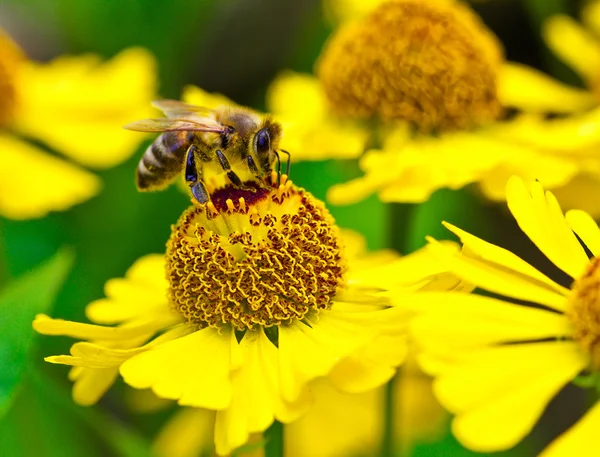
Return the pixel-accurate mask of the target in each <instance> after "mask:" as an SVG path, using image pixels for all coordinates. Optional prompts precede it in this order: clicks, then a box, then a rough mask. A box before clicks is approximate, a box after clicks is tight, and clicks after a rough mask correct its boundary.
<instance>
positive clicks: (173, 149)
mask: <svg viewBox="0 0 600 457" xmlns="http://www.w3.org/2000/svg"><path fill="white" fill-rule="evenodd" d="M193 139H194V135H193V134H192V133H190V132H165V133H163V134H161V135H160V136H159V137H158V138H156V140H154V143H152V144H151V145H150V146H148V149H146V152H144V155H143V156H142V159H141V160H140V163H139V164H138V167H137V171H136V184H137V187H138V189H139V190H157V189H162V188H163V187H166V186H167V185H169V184H170V183H171V181H173V180H174V179H175V178H176V177H177V176H179V174H180V173H181V170H182V168H183V162H184V161H185V153H186V151H187V149H188V148H189V147H190V144H191V142H192V141H193Z"/></svg>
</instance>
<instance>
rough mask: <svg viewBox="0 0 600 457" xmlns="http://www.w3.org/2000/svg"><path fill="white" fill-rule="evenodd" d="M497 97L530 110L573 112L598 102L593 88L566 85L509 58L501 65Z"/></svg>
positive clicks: (538, 111)
mask: <svg viewBox="0 0 600 457" xmlns="http://www.w3.org/2000/svg"><path fill="white" fill-rule="evenodd" d="M498 98H499V99H500V102H501V103H502V104H503V105H504V106H510V107H516V108H519V109H522V110H523V111H526V112H530V113H531V112H537V113H547V112H553V113H570V112H573V111H581V110H585V109H588V108H591V107H593V106H595V105H596V99H595V98H594V96H593V94H591V93H590V92H588V91H586V90H582V89H578V88H575V87H570V86H567V85H565V84H563V83H561V82H559V81H557V80H555V79H552V78H551V77H550V76H548V75H546V74H544V73H542V72H540V71H538V70H535V69H534V68H531V67H528V66H526V65H522V64H519V63H516V62H506V63H505V64H504V65H503V66H502V68H501V71H500V75H499V80H498Z"/></svg>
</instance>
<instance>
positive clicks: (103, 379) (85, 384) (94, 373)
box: [73, 368, 119, 406]
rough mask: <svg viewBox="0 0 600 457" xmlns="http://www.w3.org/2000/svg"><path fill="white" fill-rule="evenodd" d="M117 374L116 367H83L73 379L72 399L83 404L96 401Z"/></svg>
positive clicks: (87, 404) (112, 382) (86, 404)
mask: <svg viewBox="0 0 600 457" xmlns="http://www.w3.org/2000/svg"><path fill="white" fill-rule="evenodd" d="M118 375H119V369H118V368H83V369H82V370H81V371H80V372H79V375H78V376H76V377H75V379H74V382H75V384H74V385H73V400H74V401H75V403H78V404H80V405H83V406H90V405H93V404H95V403H97V402H98V400H100V397H102V396H103V395H104V394H105V393H106V391H107V390H108V389H110V387H111V386H112V385H113V384H114V382H115V380H116V379H117V376H118Z"/></svg>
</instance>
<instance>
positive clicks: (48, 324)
mask: <svg viewBox="0 0 600 457" xmlns="http://www.w3.org/2000/svg"><path fill="white" fill-rule="evenodd" d="M177 320H178V318H177V317H176V316H174V315H173V314H171V313H170V312H165V313H163V314H160V315H156V316H153V317H151V318H148V319H145V320H141V319H140V320H137V321H133V322H132V323H129V324H125V325H121V326H119V327H104V326H101V325H93V324H83V323H81V322H72V321H66V320H63V319H52V318H50V317H48V316H46V315H45V314H38V315H37V316H36V317H35V320H34V321H33V328H34V330H35V331H37V332H38V333H41V334H42V335H62V336H69V337H71V338H76V339H82V340H106V341H114V340H129V339H133V338H137V337H140V336H142V335H145V334H150V335H151V334H152V333H154V332H156V331H158V330H162V329H163V328H166V327H169V326H170V325H173V324H175V323H176V322H177Z"/></svg>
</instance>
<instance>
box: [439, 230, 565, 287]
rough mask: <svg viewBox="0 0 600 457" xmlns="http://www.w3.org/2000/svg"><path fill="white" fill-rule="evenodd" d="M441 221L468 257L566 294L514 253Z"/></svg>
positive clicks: (557, 285)
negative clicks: (461, 244) (459, 242)
mask: <svg viewBox="0 0 600 457" xmlns="http://www.w3.org/2000/svg"><path fill="white" fill-rule="evenodd" d="M442 223H443V224H444V227H446V228H447V229H448V230H450V231H451V232H452V233H454V234H455V235H456V236H457V237H459V238H460V241H461V242H462V243H463V246H464V249H463V251H464V252H465V254H466V255H467V256H468V257H470V258H477V259H478V260H481V261H483V262H487V263H490V264H494V266H495V267H497V268H498V269H505V270H512V271H514V272H516V273H519V274H520V275H523V276H527V277H529V278H531V280H532V281H534V282H537V283H542V284H543V285H545V286H548V287H549V288H550V289H552V290H555V291H556V292H558V293H559V294H561V295H567V294H568V293H569V290H568V289H565V288H564V287H562V286H560V285H559V284H557V283H555V282H554V281H552V280H551V279H550V278H549V277H548V276H546V275H545V274H543V273H541V272H540V271H539V270H537V269H536V268H534V267H532V266H531V265H529V264H528V263H527V262H525V261H524V260H523V259H521V258H520V257H519V256H517V255H516V254H513V253H512V252H510V251H508V250H506V249H503V248H501V247H499V246H496V245H494V244H491V243H488V242H487V241H484V240H482V239H481V238H477V237H476V236H473V235H471V234H470V233H467V232H465V231H464V230H461V229H459V228H458V227H456V226H454V225H452V224H449V223H447V222H442Z"/></svg>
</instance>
